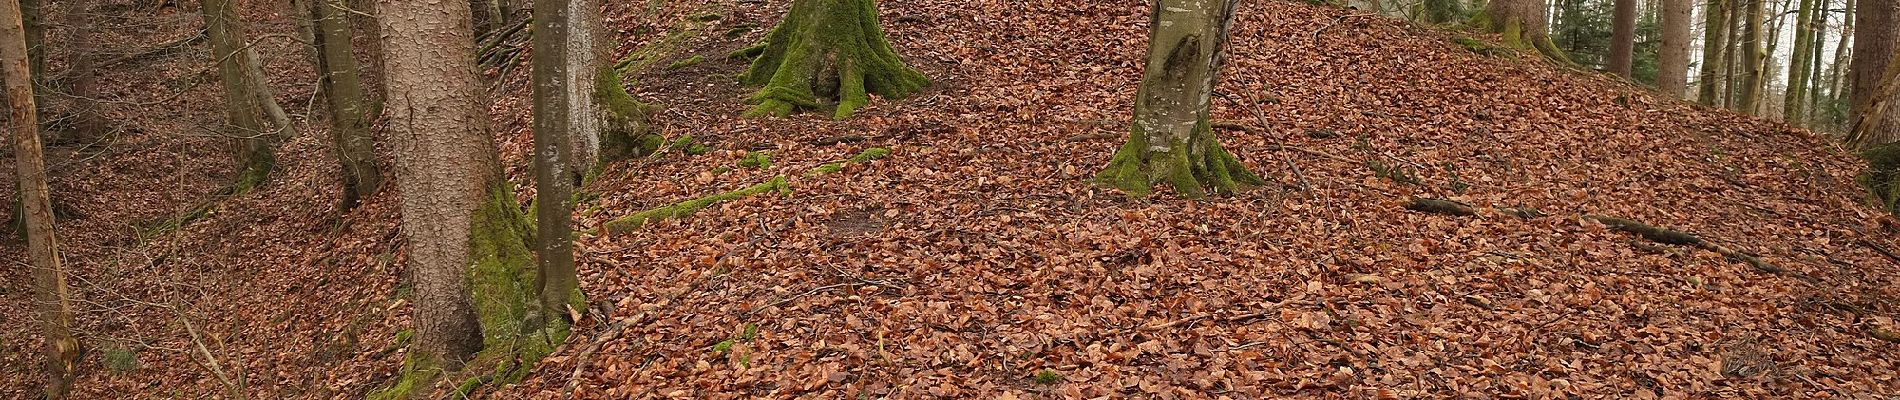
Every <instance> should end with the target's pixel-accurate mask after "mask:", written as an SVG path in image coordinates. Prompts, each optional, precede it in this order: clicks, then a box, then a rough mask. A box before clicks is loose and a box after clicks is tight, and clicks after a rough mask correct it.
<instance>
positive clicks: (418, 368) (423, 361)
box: [365, 353, 443, 400]
mask: <svg viewBox="0 0 1900 400" xmlns="http://www.w3.org/2000/svg"><path fill="white" fill-rule="evenodd" d="M442 372H443V371H442V367H440V366H437V365H435V363H434V361H432V360H429V359H428V357H422V356H420V355H419V354H417V353H409V357H407V358H404V359H403V362H402V374H401V375H397V376H396V384H394V385H390V386H389V387H387V388H383V389H380V390H376V391H373V392H370V393H369V395H368V396H366V397H365V398H366V399H368V400H403V399H409V398H412V397H411V395H416V394H420V395H424V396H426V395H427V394H428V391H429V388H430V387H431V386H434V385H435V381H436V378H438V377H440V376H441V375H442ZM418 390H420V392H418ZM418 397H420V396H418Z"/></svg>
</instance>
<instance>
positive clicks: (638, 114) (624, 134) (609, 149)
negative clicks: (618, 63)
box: [585, 66, 666, 176]
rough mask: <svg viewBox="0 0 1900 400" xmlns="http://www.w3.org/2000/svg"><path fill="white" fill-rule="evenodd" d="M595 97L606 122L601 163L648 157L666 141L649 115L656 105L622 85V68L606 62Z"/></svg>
mask: <svg viewBox="0 0 1900 400" xmlns="http://www.w3.org/2000/svg"><path fill="white" fill-rule="evenodd" d="M594 101H595V102H597V103H599V105H600V110H601V119H602V120H603V121H602V122H604V123H603V124H601V129H600V164H602V165H604V164H606V163H609V162H614V161H620V160H625V159H630V158H637V157H644V156H646V155H648V154H653V152H654V151H656V150H659V148H660V145H661V144H664V143H665V142H666V138H664V137H660V135H656V134H654V133H653V125H652V123H650V122H649V121H648V119H647V117H648V116H649V115H652V114H653V111H654V109H655V108H656V107H654V106H652V105H649V104H646V103H641V102H640V100H638V99H635V98H633V95H631V94H628V93H627V89H626V87H624V86H621V82H620V71H619V70H617V69H615V68H614V67H613V66H602V67H601V68H600V73H598V74H596V75H595V82H594ZM596 168H598V166H596ZM593 172H594V171H585V175H589V176H591V175H593Z"/></svg>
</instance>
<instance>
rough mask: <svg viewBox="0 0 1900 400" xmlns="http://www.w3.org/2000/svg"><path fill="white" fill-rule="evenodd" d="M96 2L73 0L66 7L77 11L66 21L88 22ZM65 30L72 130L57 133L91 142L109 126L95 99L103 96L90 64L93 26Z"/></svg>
mask: <svg viewBox="0 0 1900 400" xmlns="http://www.w3.org/2000/svg"><path fill="white" fill-rule="evenodd" d="M96 4H98V2H97V1H93V0H82V1H77V2H74V3H73V4H71V5H70V6H71V7H72V8H74V9H75V10H77V11H75V12H72V13H68V14H67V18H66V23H67V24H68V25H69V26H75V27H86V26H87V25H88V24H91V21H90V20H89V18H91V16H93V15H95V14H93V8H94V5H96ZM67 32H69V36H67V38H66V42H67V47H68V48H69V49H70V50H69V51H68V54H69V57H70V58H69V59H70V60H71V65H70V66H69V67H68V71H67V76H68V77H70V78H71V79H72V81H71V82H70V84H71V87H70V88H69V89H70V91H71V93H72V96H67V97H68V100H67V103H66V104H67V106H68V107H67V110H66V111H67V113H68V114H69V115H70V116H69V118H73V125H72V132H70V133H69V134H67V135H61V136H64V138H63V139H65V140H69V141H72V142H75V143H91V142H92V141H94V140H97V139H99V138H100V137H103V136H105V134H106V131H107V130H109V129H111V124H110V123H108V122H106V119H105V115H103V114H100V113H99V99H100V98H101V97H104V96H101V95H100V94H99V89H100V87H99V76H98V75H99V74H98V71H96V68H95V67H94V66H95V65H97V64H98V62H99V59H100V54H99V52H98V50H97V44H96V43H94V38H95V37H96V36H97V35H95V34H94V32H95V30H94V29H85V28H81V29H68V30H67ZM43 106H44V105H42V107H43Z"/></svg>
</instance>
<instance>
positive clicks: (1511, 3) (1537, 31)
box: [1471, 0, 1575, 65]
mask: <svg viewBox="0 0 1900 400" xmlns="http://www.w3.org/2000/svg"><path fill="white" fill-rule="evenodd" d="M1544 8H1545V7H1544V1H1543V0H1493V1H1491V2H1490V3H1488V4H1486V5H1485V8H1484V12H1480V13H1478V15H1476V16H1473V17H1472V18H1471V26H1475V27H1479V28H1481V29H1485V30H1488V31H1490V32H1492V33H1500V34H1503V35H1504V44H1505V45H1507V46H1511V47H1515V48H1519V49H1526V50H1532V49H1534V50H1537V52H1539V53H1542V54H1543V55H1544V56H1545V57H1549V58H1550V59H1552V60H1556V61H1557V62H1558V63H1562V64H1566V65H1574V64H1575V63H1573V62H1571V61H1570V57H1569V56H1567V55H1565V54H1564V51H1563V50H1562V49H1559V48H1557V44H1556V43H1553V42H1551V40H1550V24H1549V22H1548V21H1547V20H1546V19H1545V18H1544V16H1545V15H1546V10H1545V9H1544Z"/></svg>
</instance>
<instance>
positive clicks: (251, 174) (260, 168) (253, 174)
mask: <svg viewBox="0 0 1900 400" xmlns="http://www.w3.org/2000/svg"><path fill="white" fill-rule="evenodd" d="M265 154H269V152H266V153H265ZM276 166H277V160H276V159H275V158H274V157H272V156H268V155H267V156H264V157H260V158H259V159H258V160H257V161H255V162H253V163H252V164H251V165H249V166H246V167H245V168H244V170H243V171H240V172H238V179H237V183H234V184H232V185H231V191H230V192H231V195H241V194H245V193H250V192H251V190H253V189H257V187H258V186H264V183H265V182H269V181H270V171H271V169H273V168H275V167H276Z"/></svg>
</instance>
